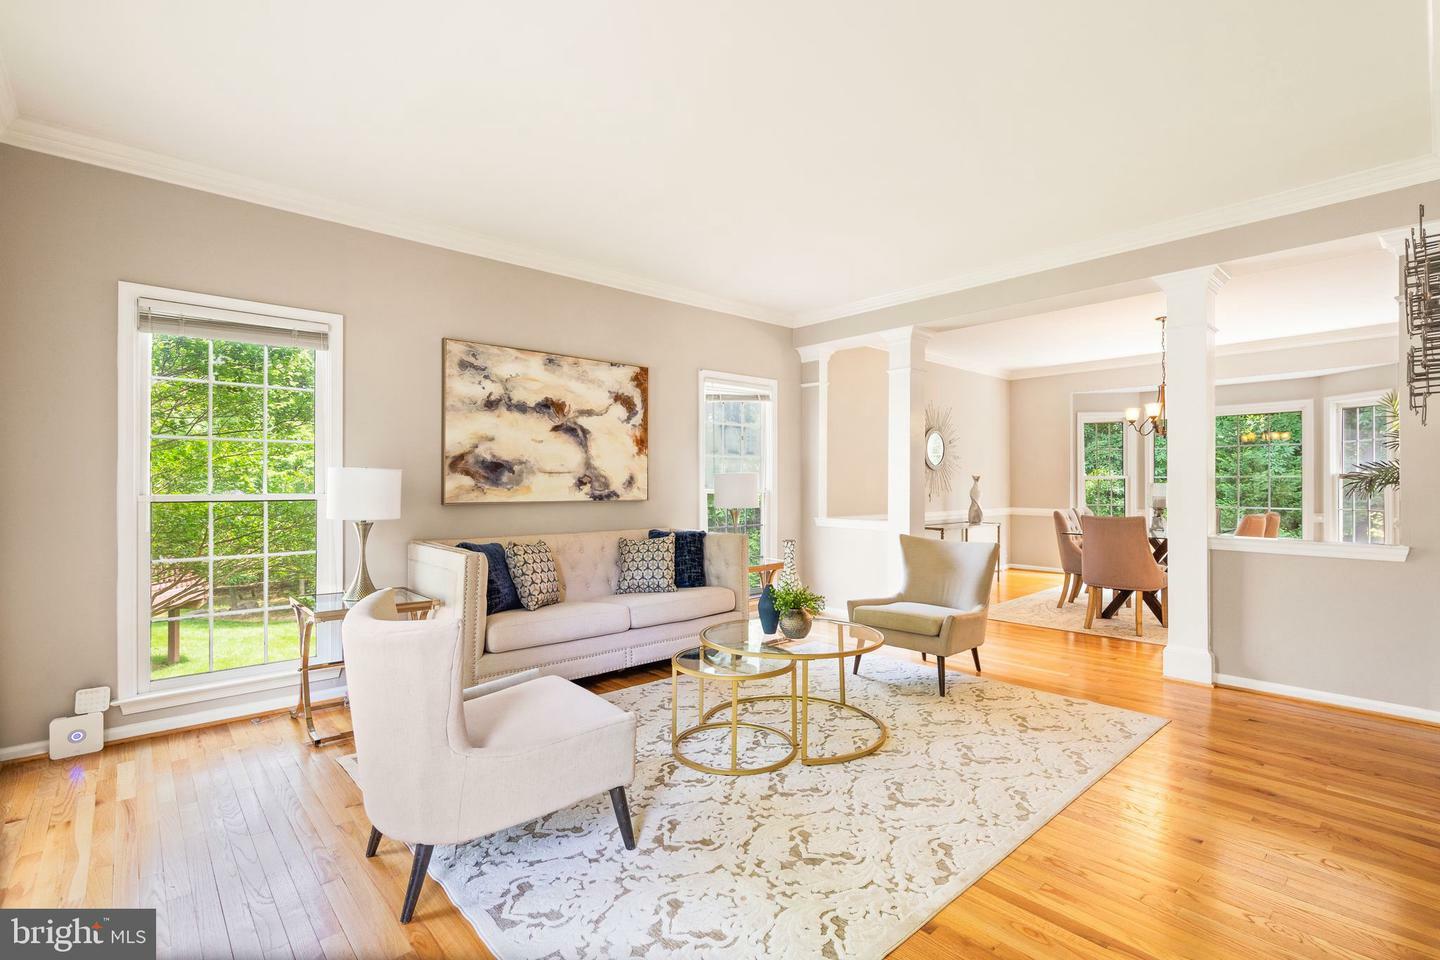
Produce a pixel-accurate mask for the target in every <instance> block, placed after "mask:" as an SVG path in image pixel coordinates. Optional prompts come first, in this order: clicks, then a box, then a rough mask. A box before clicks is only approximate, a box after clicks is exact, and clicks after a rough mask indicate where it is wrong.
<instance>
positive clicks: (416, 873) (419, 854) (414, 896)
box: [400, 843, 435, 923]
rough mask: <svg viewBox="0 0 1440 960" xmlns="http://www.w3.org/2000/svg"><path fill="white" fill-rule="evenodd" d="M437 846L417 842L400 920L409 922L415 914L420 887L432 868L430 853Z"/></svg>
mask: <svg viewBox="0 0 1440 960" xmlns="http://www.w3.org/2000/svg"><path fill="white" fill-rule="evenodd" d="M434 852H435V847H434V846H433V845H432V844H429V843H417V844H415V862H414V863H412V864H410V886H408V887H406V888H405V905H404V906H403V907H401V908H400V922H401V923H409V922H410V918H411V917H413V916H415V904H416V902H417V901H418V900H419V899H420V888H421V887H423V886H424V885H425V871H426V870H429V869H430V854H432V853H434Z"/></svg>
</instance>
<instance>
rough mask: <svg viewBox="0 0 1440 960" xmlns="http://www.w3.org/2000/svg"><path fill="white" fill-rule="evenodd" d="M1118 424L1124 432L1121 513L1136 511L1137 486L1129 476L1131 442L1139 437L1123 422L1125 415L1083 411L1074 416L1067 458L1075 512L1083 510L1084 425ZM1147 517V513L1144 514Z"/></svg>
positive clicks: (1132, 465)
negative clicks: (1070, 453)
mask: <svg viewBox="0 0 1440 960" xmlns="http://www.w3.org/2000/svg"><path fill="white" fill-rule="evenodd" d="M1117 420H1118V421H1119V422H1120V424H1121V426H1122V427H1123V428H1124V431H1125V451H1124V454H1123V455H1124V457H1125V461H1124V462H1125V474H1124V476H1125V513H1126V515H1129V516H1133V515H1134V514H1135V512H1136V510H1137V509H1139V496H1138V495H1139V493H1140V489H1139V488H1140V483H1139V482H1138V481H1137V479H1136V478H1135V477H1134V476H1132V474H1133V473H1134V472H1135V441H1136V440H1137V439H1139V436H1140V434H1138V433H1136V432H1135V429H1134V428H1133V427H1131V426H1130V425H1129V424H1127V423H1126V422H1125V413H1124V412H1123V411H1120V410H1114V411H1109V410H1106V411H1094V410H1085V411H1082V412H1080V413H1077V414H1076V415H1075V430H1074V432H1073V433H1072V434H1071V442H1072V443H1073V444H1074V447H1073V449H1074V455H1073V456H1072V457H1071V464H1070V472H1071V476H1072V482H1071V485H1070V496H1071V504H1070V506H1071V507H1072V508H1074V509H1076V510H1080V509H1083V508H1084V507H1085V425H1086V424H1087V423H1113V422H1115V421H1117ZM1147 516H1148V513H1147Z"/></svg>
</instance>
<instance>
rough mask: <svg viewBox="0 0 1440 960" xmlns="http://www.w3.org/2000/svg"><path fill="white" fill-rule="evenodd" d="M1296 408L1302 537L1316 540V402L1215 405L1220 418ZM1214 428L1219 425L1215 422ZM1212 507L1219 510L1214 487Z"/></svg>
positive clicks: (1213, 470)
mask: <svg viewBox="0 0 1440 960" xmlns="http://www.w3.org/2000/svg"><path fill="white" fill-rule="evenodd" d="M1292 410H1299V411H1300V434H1301V436H1300V502H1301V508H1300V514H1301V516H1300V539H1301V540H1313V539H1314V536H1313V533H1314V527H1315V401H1313V400H1311V399H1309V398H1306V399H1304V400H1275V401H1267V402H1265V403H1227V404H1226V405H1225V406H1223V407H1221V406H1217V407H1216V408H1215V416H1216V417H1233V416H1235V415H1236V414H1239V413H1289V412H1291V411H1292ZM1210 429H1211V430H1212V431H1213V430H1214V429H1215V425H1214V424H1211V425H1210ZM1210 474H1211V476H1212V478H1216V479H1218V477H1217V476H1216V474H1215V465H1214V464H1213V463H1212V464H1211V465H1210ZM1210 500H1211V503H1210V509H1211V510H1212V511H1213V510H1214V509H1215V503H1214V500H1215V496H1214V490H1213V488H1212V490H1211V496H1210ZM1233 533H1234V531H1233V530H1223V531H1221V532H1220V534H1219V535H1221V536H1223V535H1225V534H1233Z"/></svg>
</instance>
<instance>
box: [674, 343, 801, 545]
mask: <svg viewBox="0 0 1440 960" xmlns="http://www.w3.org/2000/svg"><path fill="white" fill-rule="evenodd" d="M707 380H718V381H721V382H728V383H734V384H738V385H743V386H747V387H758V388H759V389H761V390H764V391H766V392H768V393H769V394H770V403H769V404H767V405H766V410H765V474H764V476H762V477H761V478H760V516H761V519H762V522H763V524H764V526H763V528H762V530H761V534H760V550H761V552H762V553H763V554H764V555H765V556H767V557H778V556H780V530H779V527H780V524H779V522H778V518H779V515H780V491H779V486H778V484H777V483H776V480H777V477H778V467H779V465H778V464H777V463H776V460H777V456H778V453H779V449H780V445H779V442H778V437H777V432H778V428H779V424H780V416H779V409H780V383H779V381H778V380H774V379H771V378H768V377H752V376H750V375H748V374H744V373H725V372H724V371H721V370H701V371H700V377H699V380H698V382H697V387H696V412H695V421H696V430H695V463H696V468H697V473H696V481H695V484H696V487H697V488H698V491H699V493H698V498H697V501H696V517H697V518H698V522H697V527H696V528H697V529H699V530H704V529H707V528H708V526H709V523H710V517H709V513H708V512H707V510H706V496H707V495H708V494H709V492H710V491H709V490H708V489H707V488H706V486H705V382H706V381H707Z"/></svg>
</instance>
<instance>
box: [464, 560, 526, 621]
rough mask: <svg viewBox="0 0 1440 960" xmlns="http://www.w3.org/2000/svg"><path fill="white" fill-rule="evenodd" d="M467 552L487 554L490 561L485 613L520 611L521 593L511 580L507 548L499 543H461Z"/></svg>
mask: <svg viewBox="0 0 1440 960" xmlns="http://www.w3.org/2000/svg"><path fill="white" fill-rule="evenodd" d="M458 546H461V547H463V548H465V549H466V550H474V551H475V552H476V553H483V554H485V559H486V560H488V561H489V567H490V571H489V575H488V576H487V577H486V581H485V612H486V613H487V614H491V613H499V612H500V611H502V610H519V609H520V591H518V590H516V589H515V581H514V580H511V579H510V564H508V563H506V562H505V548H504V547H503V546H501V545H500V544H498V543H461V544H458Z"/></svg>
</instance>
